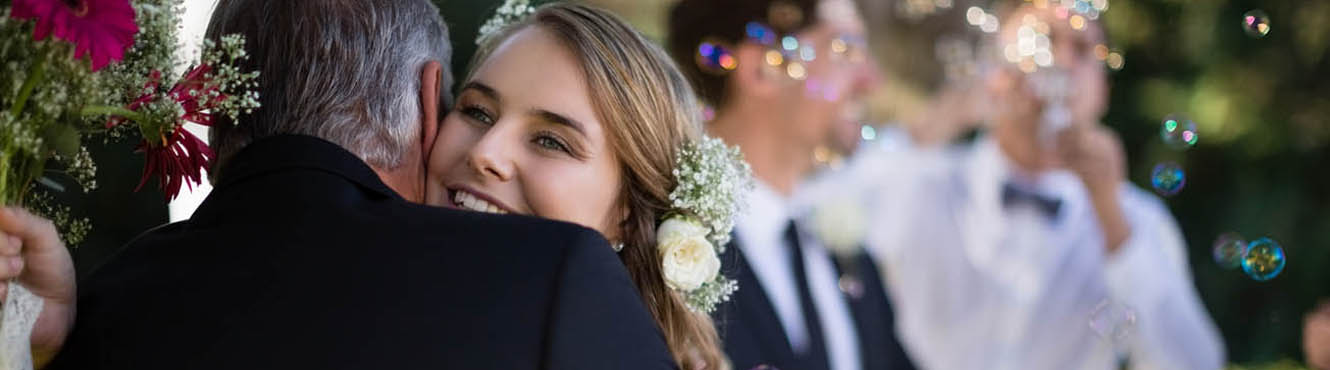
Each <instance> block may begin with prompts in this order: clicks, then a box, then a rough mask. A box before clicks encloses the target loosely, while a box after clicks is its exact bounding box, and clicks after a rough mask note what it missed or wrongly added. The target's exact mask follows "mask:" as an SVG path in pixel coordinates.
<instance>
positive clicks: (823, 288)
mask: <svg viewBox="0 0 1330 370" xmlns="http://www.w3.org/2000/svg"><path fill="white" fill-rule="evenodd" d="M755 182H756V183H757V184H756V189H754V191H753V192H752V193H751V194H749V196H748V207H747V208H746V209H745V211H744V213H743V214H741V215H740V216H739V218H738V220H737V224H736V230H737V231H736V232H737V234H738V241H739V243H738V244H739V248H740V249H741V250H742V251H743V253H744V256H745V257H746V258H747V259H748V264H749V266H750V267H751V268H752V270H753V275H755V276H756V277H757V280H758V282H759V283H761V284H762V288H763V289H764V290H765V292H766V295H767V298H768V299H770V300H771V305H772V307H773V308H775V311H776V315H777V316H779V318H780V323H781V326H782V327H783V328H784V329H785V333H786V335H787V336H788V337H789V338H787V339H789V341H790V348H792V349H794V351H795V353H803V352H806V350H807V346H808V328H806V327H805V325H804V316H803V309H802V308H801V306H800V305H799V288H798V285H797V282H795V280H794V278H795V277H794V273H793V272H794V270H793V265H791V262H792V261H790V252H789V248H788V247H787V246H786V243H785V229H786V228H787V227H788V226H789V223H790V220H792V219H794V220H798V219H800V218H802V217H801V216H802V212H800V211H799V210H797V209H795V208H793V207H792V203H791V202H790V200H789V199H788V198H786V197H783V196H781V195H780V194H778V193H776V191H775V190H773V189H771V188H770V187H769V186H767V185H766V184H763V183H762V182H761V181H755ZM796 223H798V227H799V229H798V230H799V242H800V245H801V246H802V248H803V249H802V251H803V257H804V261H803V263H804V266H806V269H805V273H806V274H807V277H808V289H809V293H810V294H811V296H812V299H813V306H814V307H816V309H817V313H818V316H820V317H819V318H818V321H819V322H820V323H821V325H822V332H823V334H824V335H823V336H824V337H825V341H826V343H825V344H826V347H827V348H826V353H827V359H828V360H829V361H830V366H831V367H830V368H831V369H832V370H858V369H860V368H862V367H863V365H862V364H861V361H862V360H861V357H860V356H859V340H858V333H856V331H855V325H854V321H853V318H852V317H851V316H850V308H849V305H848V304H847V303H846V302H845V298H844V296H843V295H842V293H841V291H840V288H839V285H837V281H838V279H839V276H838V274H837V273H836V269H835V265H834V264H833V263H832V260H831V255H830V254H828V252H827V250H826V248H824V247H823V246H822V245H821V244H820V243H818V241H817V240H816V239H815V238H813V237H812V235H811V234H810V232H809V231H808V230H807V228H806V226H805V225H804V224H803V223H802V222H799V221H796ZM740 289H752V288H751V287H740Z"/></svg>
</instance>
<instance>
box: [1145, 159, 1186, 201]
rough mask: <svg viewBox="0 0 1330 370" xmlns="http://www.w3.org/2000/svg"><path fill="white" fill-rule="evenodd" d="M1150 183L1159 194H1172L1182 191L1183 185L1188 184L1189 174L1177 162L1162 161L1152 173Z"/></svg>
mask: <svg viewBox="0 0 1330 370" xmlns="http://www.w3.org/2000/svg"><path fill="white" fill-rule="evenodd" d="M1150 184H1151V185H1153V186H1154V188H1155V192H1157V193H1159V195H1163V196H1172V195H1174V194H1177V193H1178V192H1179V191H1182V187H1183V186H1184V185H1186V184H1187V174H1186V173H1185V172H1183V171H1182V166H1179V165H1178V164H1177V163H1175V162H1164V163H1160V164H1158V165H1155V169H1154V171H1153V172H1151V173H1150Z"/></svg>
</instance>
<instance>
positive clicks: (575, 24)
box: [467, 3, 729, 369]
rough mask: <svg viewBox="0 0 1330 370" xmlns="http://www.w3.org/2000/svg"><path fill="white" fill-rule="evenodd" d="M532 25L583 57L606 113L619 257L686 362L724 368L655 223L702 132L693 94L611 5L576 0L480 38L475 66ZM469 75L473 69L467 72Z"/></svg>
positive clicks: (596, 100) (711, 330) (601, 112)
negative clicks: (659, 245)
mask: <svg viewBox="0 0 1330 370" xmlns="http://www.w3.org/2000/svg"><path fill="white" fill-rule="evenodd" d="M526 27H540V28H541V29H543V30H545V31H548V32H550V33H551V34H552V35H554V37H555V38H556V39H558V40H560V41H561V42H562V43H563V45H564V46H565V47H567V48H568V49H569V50H570V51H572V52H573V54H574V55H575V56H576V57H577V58H578V62H579V63H580V64H581V69H582V72H583V76H584V77H585V78H586V81H587V85H588V88H589V90H590V91H591V101H592V104H593V105H594V108H595V111H596V114H597V115H598V116H599V118H600V119H601V121H603V122H605V127H606V132H607V135H608V137H609V142H610V146H611V148H613V150H614V153H615V154H616V155H617V157H618V158H619V159H620V164H621V165H622V167H623V168H622V170H623V173H624V176H625V179H624V180H625V181H624V182H623V184H624V185H623V188H622V189H620V191H619V194H620V196H619V198H620V199H619V204H620V205H621V206H622V207H623V208H624V211H625V212H624V213H625V214H626V217H625V219H624V221H623V222H622V223H621V224H620V227H621V229H620V230H619V231H620V234H619V235H620V237H621V240H620V242H622V243H623V245H624V248H623V250H622V251H621V252H620V253H619V258H620V259H621V260H622V261H623V263H624V265H625V266H626V267H627V268H628V273H629V275H630V276H632V279H633V281H634V282H635V283H636V284H637V289H638V290H639V291H640V292H641V294H642V299H643V300H644V301H645V302H646V306H647V308H648V309H649V310H650V311H651V314H652V316H654V317H655V319H656V322H657V324H659V325H660V328H661V330H662V331H663V332H664V334H665V340H666V343H667V344H668V345H669V348H670V351H671V352H672V353H673V356H674V360H675V361H676V362H678V363H679V365H680V367H681V368H683V369H699V368H706V369H728V368H729V361H728V360H726V358H725V355H724V354H723V353H722V352H721V348H720V340H719V338H718V337H717V335H716V328H715V326H713V325H712V323H711V318H710V317H708V316H707V315H705V314H702V313H698V312H694V311H692V310H689V309H688V308H687V306H685V304H684V301H683V298H682V297H681V296H680V295H679V294H678V293H676V292H675V291H673V290H671V289H669V288H668V287H667V286H666V285H665V281H664V277H663V275H662V273H661V260H662V257H661V255H660V252H659V251H658V250H657V249H656V235H655V234H656V226H657V225H658V224H659V222H660V221H661V219H662V218H663V217H664V216H665V213H666V212H668V211H669V210H670V208H671V207H670V199H669V194H670V190H672V189H674V187H675V186H676V185H677V184H678V180H677V179H676V178H675V177H674V174H673V170H674V165H675V155H676V153H677V152H678V151H679V150H680V148H682V147H683V145H684V144H685V143H687V142H690V141H692V140H697V139H698V138H699V137H701V131H702V128H701V118H700V117H701V115H700V110H699V105H698V102H697V99H696V97H695V95H694V93H693V91H692V89H691V88H690V87H689V85H688V81H687V80H686V79H685V77H684V75H683V73H681V72H680V71H679V69H678V67H676V66H675V65H674V62H672V61H671V59H670V57H669V56H668V55H667V54H665V52H664V51H662V50H661V49H660V48H659V47H657V46H656V45H655V44H653V43H652V42H651V41H649V40H647V39H646V38H645V37H643V36H642V35H641V34H639V33H638V32H637V31H636V30H634V29H633V28H632V27H631V26H629V25H628V24H627V23H625V22H624V21H622V20H620V19H619V18H618V17H615V16H614V15H613V14H610V13H609V12H607V11H604V10H601V9H597V8H594V7H589V6H585V5H579V4H570V3H554V4H549V5H545V6H542V7H540V8H539V9H538V10H537V11H536V12H535V13H534V14H532V15H531V16H529V17H526V18H525V19H523V20H522V21H520V22H518V23H515V24H512V25H509V26H507V27H506V28H504V29H503V30H500V31H498V32H497V33H495V34H493V35H488V36H486V38H485V39H484V40H483V42H482V44H481V45H480V48H479V49H478V50H477V52H476V56H475V58H474V59H473V60H472V61H471V66H472V71H473V72H474V70H475V67H476V66H479V65H480V64H481V63H484V61H485V60H486V59H488V58H489V55H490V54H491V53H492V52H493V51H494V49H495V48H496V47H498V45H500V44H502V43H503V42H504V41H505V40H507V39H508V38H510V37H511V36H512V35H513V34H515V33H517V31H519V30H522V29H524V28H526ZM470 79H471V76H467V80H470Z"/></svg>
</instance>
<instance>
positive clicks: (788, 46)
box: [780, 36, 799, 51]
mask: <svg viewBox="0 0 1330 370" xmlns="http://www.w3.org/2000/svg"><path fill="white" fill-rule="evenodd" d="M780 46H781V47H782V48H785V51H795V50H797V49H799V39H796V38H794V36H785V37H782V38H780Z"/></svg>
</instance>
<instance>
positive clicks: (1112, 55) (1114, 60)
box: [1104, 51, 1127, 71]
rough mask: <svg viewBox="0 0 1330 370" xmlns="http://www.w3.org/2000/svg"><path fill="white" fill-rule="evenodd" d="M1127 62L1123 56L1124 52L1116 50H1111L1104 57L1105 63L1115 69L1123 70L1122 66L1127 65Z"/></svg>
mask: <svg viewBox="0 0 1330 370" xmlns="http://www.w3.org/2000/svg"><path fill="white" fill-rule="evenodd" d="M1126 62H1127V61H1126V60H1125V59H1123V58H1122V53H1119V52H1116V51H1113V52H1109V53H1108V56H1107V57H1105V58H1104V64H1107V65H1108V68H1109V69H1112V70H1114V71H1121V70H1122V67H1123V66H1124V65H1126Z"/></svg>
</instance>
